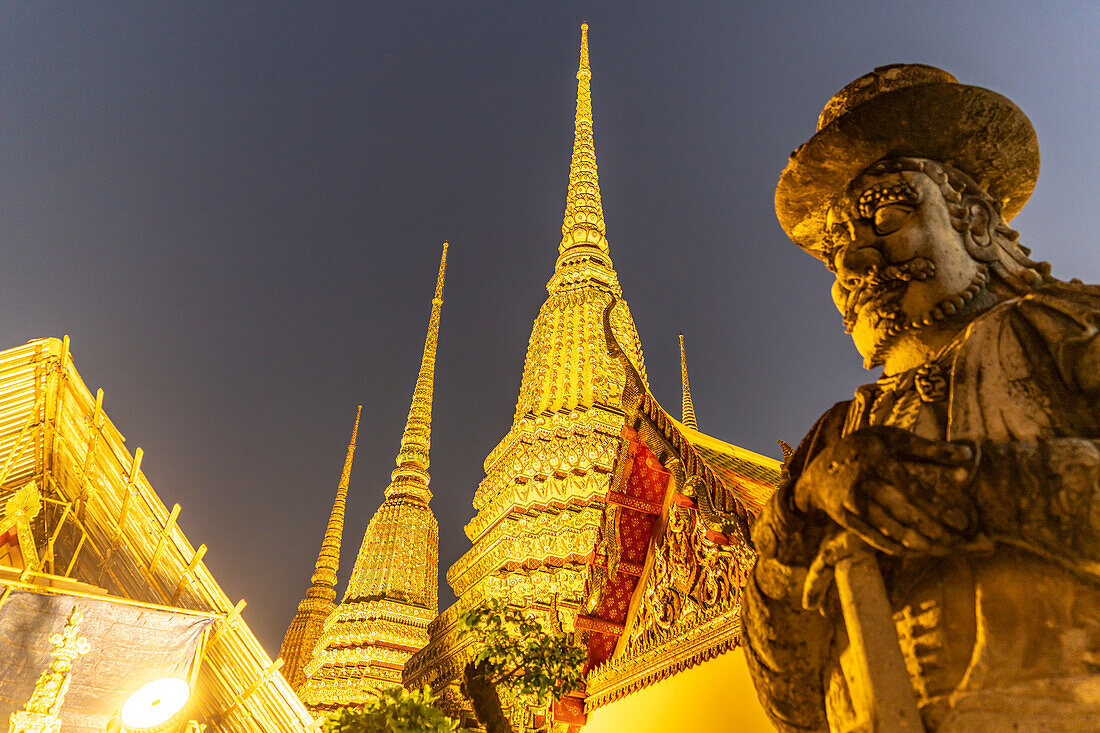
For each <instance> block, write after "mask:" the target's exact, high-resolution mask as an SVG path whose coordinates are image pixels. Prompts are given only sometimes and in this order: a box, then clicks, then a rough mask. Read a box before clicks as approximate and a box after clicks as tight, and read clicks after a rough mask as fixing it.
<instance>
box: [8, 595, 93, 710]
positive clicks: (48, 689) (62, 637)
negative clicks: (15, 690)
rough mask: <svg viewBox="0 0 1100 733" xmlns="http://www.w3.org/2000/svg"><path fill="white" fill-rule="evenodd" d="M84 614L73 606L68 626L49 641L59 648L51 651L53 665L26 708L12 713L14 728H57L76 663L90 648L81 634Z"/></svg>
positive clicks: (66, 624)
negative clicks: (59, 714) (74, 663)
mask: <svg viewBox="0 0 1100 733" xmlns="http://www.w3.org/2000/svg"><path fill="white" fill-rule="evenodd" d="M83 621H84V613H83V611H81V610H80V608H79V607H78V606H73V610H72V611H70V612H69V617H68V619H66V621H65V626H64V627H62V629H61V631H60V632H58V633H56V634H51V635H50V638H49V641H50V643H51V644H53V645H54V647H56V648H55V649H54V650H53V651H52V652H50V665H49V666H48V667H47V668H46V669H45V670H44V671H43V672H42V676H40V677H39V678H38V682H36V683H35V685H34V691H33V692H32V693H31V699H30V700H28V701H27V704H26V705H24V706H23V709H22V710H20V711H18V712H15V713H12V714H11V728H10V730H12V731H58V730H61V719H60V718H59V717H58V713H59V712H60V711H61V706H62V704H63V703H64V702H65V694H66V693H67V692H68V690H69V684H70V682H71V681H72V669H73V662H75V661H76V658H77V657H79V656H82V655H84V654H87V653H88V651H89V650H90V649H91V645H90V644H89V643H88V640H87V639H85V638H84V637H83V636H79V635H78V634H79V633H80V624H81V622H83Z"/></svg>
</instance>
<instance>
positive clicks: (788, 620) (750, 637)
mask: <svg viewBox="0 0 1100 733" xmlns="http://www.w3.org/2000/svg"><path fill="white" fill-rule="evenodd" d="M846 412H847V403H841V404H840V405H837V406H836V407H834V408H833V409H832V410H830V411H829V412H828V413H826V414H825V416H823V417H822V418H821V420H819V421H818V423H817V425H816V426H815V427H814V429H813V430H811V431H810V433H809V434H808V435H807V436H806V438H805V439H804V440H803V441H802V443H801V444H800V445H799V447H798V450H797V451H795V453H794V455H793V456H792V457H791V459H790V461H789V462H788V465H787V467H786V468H785V471H784V474H785V475H784V480H783V482H782V484H781V485H780V487H779V489H778V490H777V491H776V493H775V494H774V495H773V496H772V498H771V500H770V501H769V502H768V504H767V505H766V506H765V508H764V510H763V511H762V512H761V515H760V517H759V518H758V519H757V520H756V522H755V524H754V525H753V531H752V535H753V542H754V544H755V546H756V550H757V560H756V564H755V565H754V566H753V570H752V572H751V573H750V574H749V578H748V581H747V582H746V587H745V597H744V606H743V608H742V614H741V623H742V640H743V642H744V649H745V657H746V660H747V661H748V665H749V671H750V673H751V675H752V678H753V682H754V683H755V685H756V691H757V695H758V696H759V698H760V702H761V703H762V704H763V706H764V709H765V711H766V712H767V714H768V716H769V717H770V718H771V720H772V722H773V723H775V725H776V727H777V728H778V729H779V730H780V731H783V733H788V732H792V733H793V732H795V731H798V732H800V733H805V732H807V731H826V730H828V727H829V726H828V722H827V720H826V717H825V668H826V665H827V664H828V651H829V646H830V644H831V642H832V629H833V622H832V621H831V620H830V619H827V618H825V617H824V616H822V615H821V614H820V613H818V612H816V611H812V612H811V611H806V610H804V609H803V607H802V587H803V582H804V580H805V577H806V570H807V568H808V567H809V564H810V562H811V561H812V560H813V558H814V556H815V555H816V552H817V548H818V545H819V544H820V542H821V539H822V538H823V537H824V535H825V532H826V531H827V525H824V524H822V523H820V521H818V522H816V523H815V522H813V521H811V519H810V518H808V517H806V516H805V515H803V514H802V513H801V512H799V511H798V510H797V509H796V508H795V507H794V503H793V497H792V490H793V486H794V483H795V481H796V480H797V479H798V477H799V476H800V475H801V472H802V469H803V468H804V466H805V465H806V463H807V462H808V461H809V460H810V459H811V458H813V457H814V456H815V455H817V453H819V452H820V450H821V448H822V447H824V445H825V444H826V443H827V442H828V441H829V440H830V439H838V438H839V436H840V426H841V425H843V418H844V415H845V413H846Z"/></svg>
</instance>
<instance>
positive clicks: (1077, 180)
mask: <svg viewBox="0 0 1100 733" xmlns="http://www.w3.org/2000/svg"><path fill="white" fill-rule="evenodd" d="M582 20H587V21H588V22H589V23H590V25H591V30H590V40H591V55H592V69H593V81H592V90H593V98H594V107H595V130H596V150H597V157H598V161H599V166H600V181H601V187H602V191H603V201H604V211H605V215H606V219H607V229H608V239H609V241H610V243H611V253H612V257H613V258H614V261H615V265H616V269H617V271H618V273H619V277H620V280H621V282H622V284H623V288H624V293H625V296H626V298H627V300H628V301H629V303H630V306H631V309H632V311H633V313H634V317H635V320H636V322H637V326H638V331H639V333H640V335H641V338H642V344H643V348H644V351H645V357H646V362H647V365H648V369H649V373H650V385H651V387H652V388H653V391H654V393H655V394H656V395H657V397H658V398H659V399H661V400H662V401H663V402H664V404H665V405H666V406H668V407H669V408H670V410H672V411H673V412H674V414H675V412H676V411H678V407H677V405H678V401H679V375H678V353H677V344H676V334H677V333H678V332H679V331H681V330H682V331H683V332H684V333H685V335H686V339H687V344H688V351H689V353H688V358H689V366H690V371H691V379H692V385H693V391H694V396H695V406H696V411H697V413H698V417H699V424H700V426H701V428H702V429H703V430H704V431H706V432H710V433H712V434H714V435H716V436H718V437H720V438H723V439H725V440H728V441H731V442H734V443H737V444H739V445H743V446H745V447H748V448H750V449H753V450H756V451H759V452H763V453H766V454H768V455H772V456H778V450H777V449H776V447H775V440H776V439H777V438H783V439H784V440H787V441H789V442H792V443H794V442H796V441H797V440H798V439H799V438H800V437H801V435H802V433H803V432H804V431H805V430H806V429H807V427H808V426H809V425H810V424H811V423H812V421H813V420H814V419H815V418H816V417H817V416H818V414H820V413H821V412H822V411H823V410H824V409H825V408H827V407H828V406H829V405H831V404H832V403H833V402H835V401H837V400H840V399H845V398H846V397H848V396H850V395H851V392H852V390H853V388H854V387H855V386H856V385H858V384H860V383H861V382H864V381H868V380H869V379H871V378H872V377H873V375H870V374H868V373H866V372H864V371H862V370H861V369H860V367H859V359H858V357H857V356H856V354H855V351H854V349H853V348H852V346H851V344H850V342H849V341H848V340H847V338H846V337H845V336H844V334H843V332H842V328H841V324H840V318H839V316H838V315H837V314H836V313H835V312H834V310H833V308H832V306H831V304H830V302H829V299H828V286H829V283H830V280H829V277H828V274H827V273H826V271H825V270H824V269H823V268H821V267H820V266H819V265H818V264H817V263H816V261H814V260H812V259H811V258H809V257H808V256H806V255H804V254H802V253H801V252H800V251H798V250H797V248H795V247H794V245H792V244H790V243H789V242H787V241H786V240H785V238H784V236H783V233H782V231H781V230H780V228H779V226H778V224H777V223H776V221H775V216H774V213H773V210H772V194H773V191H774V186H775V181H776V179H777V177H778V174H779V171H780V170H781V169H782V167H783V165H784V164H785V162H786V158H787V154H788V152H789V151H790V150H792V149H793V148H794V147H796V146H797V145H798V144H800V143H802V142H803V141H804V140H805V139H806V138H808V137H809V135H810V134H811V133H812V132H813V127H814V124H815V121H816V119H817V115H818V112H819V111H820V109H821V107H822V105H823V104H824V102H825V101H826V100H827V99H828V98H829V96H830V95H831V94H832V93H833V92H835V91H836V90H838V89H839V88H840V87H842V86H843V85H844V84H846V83H847V82H848V81H850V80H851V79H853V78H855V77H856V76H858V75H860V74H862V73H865V72H867V71H869V70H870V69H871V68H872V67H874V66H878V65H882V64H886V63H893V62H900V61H920V62H925V63H931V64H934V65H937V66H941V67H943V68H945V69H947V70H948V71H951V72H952V73H954V74H955V75H956V76H957V77H959V78H960V80H961V81H963V82H964V83H969V84H976V85H979V86H986V87H989V88H992V89H995V90H997V91H1000V92H1002V93H1004V94H1005V95H1007V96H1008V97H1010V98H1011V99H1013V100H1014V101H1015V102H1016V103H1017V104H1019V105H1020V107H1022V108H1023V109H1024V111H1025V112H1027V114H1028V115H1029V116H1030V117H1031V119H1032V121H1033V122H1034V123H1035V126H1036V128H1037V130H1038V132H1039V139H1040V145H1041V147H1042V154H1043V171H1042V175H1041V176H1040V180H1039V185H1038V188H1037V189H1036V192H1035V195H1034V196H1033V198H1032V202H1031V203H1030V204H1029V205H1028V207H1027V208H1026V209H1025V210H1024V213H1023V214H1021V215H1020V217H1019V218H1018V219H1017V220H1016V226H1017V228H1018V229H1020V231H1021V233H1022V237H1021V239H1022V241H1023V242H1024V243H1025V244H1028V245H1030V246H1031V247H1033V248H1034V250H1035V254H1036V255H1037V256H1038V257H1040V258H1042V259H1049V260H1050V261H1052V262H1053V264H1054V274H1055V275H1057V276H1061V277H1065V278H1068V277H1080V278H1082V279H1084V280H1088V281H1092V282H1096V281H1100V256H1098V255H1097V254H1096V234H1095V231H1094V224H1095V217H1094V216H1093V215H1092V214H1090V213H1089V212H1090V211H1093V210H1094V208H1095V196H1096V192H1095V189H1096V181H1095V175H1094V174H1095V171H1096V170H1098V169H1100V146H1098V145H1097V139H1098V137H1100V122H1098V120H1100V83H1098V82H1100V37H1098V36H1100V6H1097V5H1096V4H1094V3H1079V4H1064V3H1043V4H1039V3H1000V4H995V5H994V4H989V3H986V4H982V5H981V6H978V5H977V4H973V5H971V4H965V3H958V2H945V3H931V2H922V3H911V4H905V3H878V2H876V3H858V2H846V3H843V4H840V3H837V4H826V3H815V2H772V3H743V4H742V3H730V2H714V3H675V4H673V3H664V2H622V3H600V4H585V3H576V2H562V1H556V2H545V3H535V2H499V3H484V2H483V3H465V4H458V3H438V4H437V3H422V2H400V3H381V2H372V3H361V2H354V3H337V2H330V3H312V2H311V3H289V2H283V3H278V4H271V5H267V6H261V5H259V4H254V3H249V4H240V5H231V4H226V3H177V4H171V5H169V4H161V3H150V2H141V3H139V2H134V3H117V4H112V5H110V6H107V5H104V4H95V5H93V4H52V3H44V2H39V3H3V4H0V257H2V259H0V348H7V347H10V346H14V345H17V344H20V343H23V342H25V341H26V340H28V339H31V338H35V337H41V336H61V335H63V334H70V335H71V337H72V350H73V354H74V357H75V359H76V365H77V367H78V369H79V370H80V371H81V373H82V375H83V376H84V378H85V380H86V381H87V383H88V385H89V387H90V388H91V389H92V390H93V391H94V389H95V388H96V387H100V386H101V387H103V388H104V390H105V392H106V401H105V407H106V410H107V412H108V414H109V415H110V416H111V418H112V419H113V420H114V422H115V424H116V425H118V427H119V428H120V429H121V430H122V432H123V433H124V434H125V435H127V436H128V437H129V439H130V440H129V444H130V448H131V450H133V448H135V447H137V446H139V445H140V446H142V447H143V448H144V449H145V456H146V457H145V460H144V462H143V464H142V468H143V469H144V470H145V472H146V474H147V475H148V476H149V478H150V481H151V482H152V484H153V486H154V487H155V488H156V490H157V491H158V493H159V494H160V496H161V498H162V499H163V500H164V501H165V503H166V504H168V505H171V504H172V503H173V502H175V501H178V502H180V503H181V504H182V505H183V513H182V515H181V518H180V524H181V525H182V526H183V528H184V530H185V531H186V532H187V534H188V536H189V537H190V539H191V541H192V542H193V543H194V544H196V545H198V544H199V543H202V542H205V543H206V544H207V545H208V546H209V547H210V552H209V553H208V555H207V556H206V559H207V563H208V564H209V566H210V567H211V568H212V570H213V571H214V573H215V576H216V577H217V578H218V579H219V581H220V582H221V584H222V586H223V587H224V588H225V589H226V592H227V593H228V594H229V595H230V596H231V598H233V599H237V598H240V597H244V598H246V599H247V600H248V601H249V607H248V610H247V611H246V613H245V616H246V619H247V620H248V621H249V622H250V623H251V624H252V626H253V628H254V629H255V630H256V632H257V634H258V635H259V636H260V638H261V641H263V643H264V644H265V646H266V647H267V648H268V649H269V651H271V652H272V653H273V654H274V653H277V651H278V646H279V643H280V641H281V638H282V634H283V632H284V630H285V628H286V625H287V623H288V622H289V620H290V617H291V616H292V615H293V613H294V610H295V607H296V604H297V602H298V599H299V598H300V597H301V595H302V594H303V593H304V591H305V588H306V585H307V584H308V578H309V573H310V570H311V567H312V563H313V561H314V558H315V557H316V552H317V547H318V544H319V542H320V538H321V535H322V532H323V527H324V523H325V520H326V517H327V513H328V510H329V507H330V506H331V502H332V497H333V493H334V491H335V486H336V481H337V478H338V477H339V473H340V467H341V463H342V459H343V454H344V449H345V445H346V442H347V437H348V433H349V431H350V429H351V423H352V420H353V418H354V415H355V405H356V404H358V403H359V402H362V403H363V405H364V409H363V414H364V423H363V427H362V429H361V431H360V437H361V440H360V447H359V450H358V453H357V456H356V464H355V469H354V471H353V474H352V486H351V498H350V502H349V505H348V523H347V527H346V530H345V552H344V562H343V565H342V572H341V575H342V577H344V578H345V579H346V577H347V575H348V573H349V570H350V563H351V562H352V560H353V558H354V555H355V551H356V549H357V548H358V545H359V541H360V538H361V537H362V531H363V528H364V526H365V524H366V522H367V520H368V519H369V517H370V515H371V513H372V512H373V511H374V509H375V508H376V507H377V506H378V504H379V503H380V502H381V498H382V493H381V492H382V489H383V488H384V487H385V485H386V483H387V481H388V477H389V472H390V469H391V468H392V466H393V459H394V457H395V455H396V452H397V445H398V440H399V437H400V433H401V429H402V426H403V424H404V419H405V415H406V412H407V410H408V404H409V399H410V396H411V393H412V386H413V383H414V381H415V379H416V369H417V365H418V361H419V355H420V349H421V346H422V344H423V336H424V330H425V327H426V324H427V317H428V310H429V302H430V298H431V292H432V284H433V278H434V275H435V268H436V264H437V262H438V256H439V249H440V243H441V242H442V241H443V239H444V238H449V239H450V241H451V244H452V247H451V253H450V268H449V272H448V278H447V292H446V295H445V304H444V307H443V324H442V331H441V336H440V345H439V359H438V366H437V371H436V378H437V384H436V400H435V424H434V428H435V430H434V433H433V450H432V474H433V481H432V488H433V490H434V491H435V494H436V498H435V500H434V502H433V507H434V509H435V512H436V515H437V516H438V518H439V523H440V533H441V547H440V564H441V568H442V569H443V570H445V569H446V568H447V567H449V566H450V564H451V563H452V562H454V560H455V559H457V558H458V556H459V555H460V554H461V553H462V552H463V551H465V550H466V548H467V547H468V546H469V543H468V541H467V539H466V537H465V536H464V534H463V532H462V527H463V525H464V524H465V523H466V522H467V521H468V520H469V519H470V517H471V516H472V508H471V506H470V501H471V499H472V497H473V492H474V489H475V487H476V485H477V483H478V481H479V480H480V479H481V477H482V475H483V474H482V461H483V460H484V457H485V455H486V454H487V453H488V451H489V450H490V449H491V448H492V447H493V446H494V445H495V444H496V442H497V441H498V440H499V439H500V438H501V437H502V436H503V435H504V433H505V431H506V430H507V428H508V426H509V424H510V420H511V417H512V413H513V411H514V409H515V400H516V394H517V392H518V388H519V380H520V373H521V370H522V365H523V357H524V353H525V351H526V344H527V338H528V336H529V334H530V328H531V324H532V322H533V320H534V317H535V314H536V313H537V311H538V307H539V305H540V304H541V302H542V300H543V299H544V298H545V295H546V291H545V283H546V281H547V280H548V279H549V277H550V274H551V272H552V269H553V265H554V260H555V257H556V254H557V250H556V248H557V243H558V240H559V238H560V227H561V216H562V211H563V208H564V201H565V188H566V181H567V177H568V168H569V155H570V150H571V145H572V125H573V106H574V94H575V90H576V80H575V76H574V75H575V73H576V64H577V44H578V39H579V24H580V22H581V21H582ZM441 575H442V574H441ZM441 585H442V588H441V602H442V604H443V605H445V604H447V603H449V602H450V601H451V599H452V596H451V593H450V589H449V588H448V587H447V586H446V584H445V582H443V581H442V578H441Z"/></svg>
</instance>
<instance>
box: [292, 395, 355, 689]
mask: <svg viewBox="0 0 1100 733" xmlns="http://www.w3.org/2000/svg"><path fill="white" fill-rule="evenodd" d="M362 414H363V406H362V405H359V407H358V409H357V410H356V411H355V427H353V428H352V429H351V440H350V441H349V442H348V453H347V456H345V457H344V470H343V471H342V472H341V473H340V483H339V484H338V485H337V487H336V500H335V501H334V502H333V503H332V513H331V514H330V515H329V518H328V527H327V528H326V529H325V538H324V539H323V540H322V541H321V551H320V552H319V553H318V554H317V564H316V566H315V567H314V570H313V576H312V577H311V578H310V586H309V589H308V590H307V591H306V597H305V598H303V599H302V600H301V602H299V603H298V613H297V614H295V616H294V618H293V619H292V620H291V622H290V626H289V627H288V628H287V630H286V636H284V637H283V645H282V648H281V649H280V652H279V656H281V657H282V658H283V676H284V677H286V679H287V682H289V683H290V686H291V688H292V689H294V690H297V689H298V687H299V686H300V685H301V684H302V682H303V680H304V679H305V675H304V674H303V671H302V670H303V668H304V667H305V666H306V664H308V663H309V659H310V656H311V655H312V654H313V648H314V647H315V646H316V645H317V640H318V639H319V638H320V637H321V630H322V629H323V628H324V625H325V619H327V618H328V616H329V614H330V613H332V609H333V600H334V599H335V598H336V581H337V575H336V572H337V570H338V569H339V567H340V540H341V537H342V536H343V533H344V505H345V504H346V503H347V498H348V485H349V484H350V483H351V462H352V459H353V458H354V457H355V439H356V437H357V436H358V435H359V417H360V415H362Z"/></svg>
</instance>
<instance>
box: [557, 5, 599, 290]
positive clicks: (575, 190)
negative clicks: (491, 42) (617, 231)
mask: <svg viewBox="0 0 1100 733" xmlns="http://www.w3.org/2000/svg"><path fill="white" fill-rule="evenodd" d="M591 79H592V71H591V70H590V69H589V68H588V24H587V23H582V24H581V60H580V66H579V68H578V69H577V116H576V123H575V124H576V126H575V129H574V135H573V159H572V161H571V162H570V164H569V193H568V194H567V195H566V199H565V218H564V220H563V221H562V225H561V244H560V245H559V246H558V253H559V256H558V267H559V268H560V267H561V266H562V265H563V264H566V261H570V262H572V261H574V259H575V258H579V259H595V260H597V261H600V262H601V263H602V264H605V265H607V266H608V267H610V266H611V260H610V258H609V256H608V248H607V237H606V230H605V227H604V220H603V203H602V201H601V200H600V181H599V177H598V175H597V171H596V145H595V142H594V140H593V137H592V90H591V88H590V86H589V82H590V80H591Z"/></svg>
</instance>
